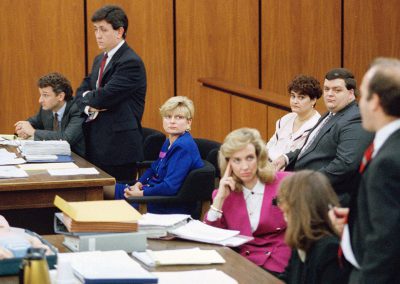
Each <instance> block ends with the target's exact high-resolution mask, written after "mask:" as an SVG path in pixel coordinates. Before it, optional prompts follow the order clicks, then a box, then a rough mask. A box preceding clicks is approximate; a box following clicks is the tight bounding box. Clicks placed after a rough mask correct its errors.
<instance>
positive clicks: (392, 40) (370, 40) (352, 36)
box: [343, 0, 400, 83]
mask: <svg viewBox="0 0 400 284" xmlns="http://www.w3.org/2000/svg"><path fill="white" fill-rule="evenodd" d="M343 17H344V38H343V45H344V49H343V65H344V66H345V67H347V68H349V69H350V70H352V71H353V72H354V75H355V77H356V79H357V82H359V83H361V79H362V77H363V74H364V73H365V71H366V70H367V69H368V65H369V64H370V63H371V61H372V60H373V59H374V58H376V57H381V56H384V57H397V58H399V57H400V41H399V39H398V38H399V31H400V3H399V1H398V0H385V1H377V0H345V1H344V14H343Z"/></svg>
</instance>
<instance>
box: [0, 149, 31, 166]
mask: <svg viewBox="0 0 400 284" xmlns="http://www.w3.org/2000/svg"><path fill="white" fill-rule="evenodd" d="M23 163H26V162H25V160H24V159H22V158H17V155H15V153H11V152H8V151H7V150H6V149H0V165H18V164H23Z"/></svg>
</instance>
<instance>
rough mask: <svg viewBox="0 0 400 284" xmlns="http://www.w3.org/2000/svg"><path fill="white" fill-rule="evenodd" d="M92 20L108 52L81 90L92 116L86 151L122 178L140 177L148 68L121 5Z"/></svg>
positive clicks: (99, 41)
mask: <svg viewBox="0 0 400 284" xmlns="http://www.w3.org/2000/svg"><path fill="white" fill-rule="evenodd" d="M91 20H92V22H93V25H94V31H95V36H96V41H97V44H98V46H99V48H100V49H102V50H103V53H102V54H100V55H98V56H97V57H96V58H95V59H94V62H93V66H92V71H91V73H90V74H89V75H88V76H87V77H86V78H85V79H84V80H83V82H82V84H81V86H80V87H79V88H78V90H77V99H78V102H79V104H80V108H81V110H82V111H83V112H84V113H85V114H86V118H87V119H86V123H84V126H83V128H84V134H85V138H86V145H87V147H86V149H87V151H86V153H87V157H88V159H89V160H90V161H91V162H92V163H94V164H95V165H97V166H98V167H100V168H102V169H103V170H105V171H106V172H108V173H109V174H111V175H112V176H114V177H115V178H116V179H117V181H121V182H122V181H125V180H130V179H132V178H133V177H134V176H135V163H136V162H137V161H141V160H143V146H142V143H143V141H142V140H143V138H142V129H141V120H142V116H143V111H144V101H145V95H146V72H145V67H144V64H143V62H142V60H141V59H140V57H139V56H138V55H137V54H136V53H135V52H134V51H133V50H132V49H131V48H130V47H129V46H128V45H127V44H126V42H125V37H126V32H127V29H128V18H127V16H126V14H125V12H124V11H123V10H122V9H121V8H120V7H117V6H104V7H102V8H100V9H99V10H97V11H96V12H95V13H94V14H93V16H92V19H91Z"/></svg>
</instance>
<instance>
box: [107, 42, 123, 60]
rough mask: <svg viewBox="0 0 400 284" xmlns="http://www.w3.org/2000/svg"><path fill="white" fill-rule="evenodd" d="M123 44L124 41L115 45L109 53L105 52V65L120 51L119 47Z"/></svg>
mask: <svg viewBox="0 0 400 284" xmlns="http://www.w3.org/2000/svg"><path fill="white" fill-rule="evenodd" d="M124 43H125V40H122V41H121V42H120V43H118V44H117V46H116V47H114V48H113V49H111V50H110V51H109V52H107V56H108V57H107V63H108V62H110V60H111V58H112V57H113V56H114V54H115V53H116V52H117V51H118V49H120V47H121V46H122V45H123V44H124Z"/></svg>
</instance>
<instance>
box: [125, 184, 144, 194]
mask: <svg viewBox="0 0 400 284" xmlns="http://www.w3.org/2000/svg"><path fill="white" fill-rule="evenodd" d="M124 196H125V198H126V197H130V196H136V197H138V196H143V184H142V183H141V182H137V183H135V184H134V185H132V186H131V187H127V188H125V190H124Z"/></svg>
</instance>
